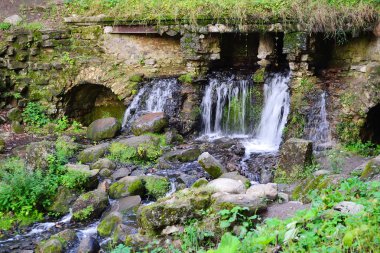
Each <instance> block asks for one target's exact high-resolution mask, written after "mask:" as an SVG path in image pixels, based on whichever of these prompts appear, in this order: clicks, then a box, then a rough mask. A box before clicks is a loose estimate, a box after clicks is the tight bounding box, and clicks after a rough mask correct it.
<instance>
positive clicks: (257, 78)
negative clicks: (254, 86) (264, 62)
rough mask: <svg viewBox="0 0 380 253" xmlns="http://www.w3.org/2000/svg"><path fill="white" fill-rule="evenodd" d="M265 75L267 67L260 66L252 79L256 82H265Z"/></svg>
mask: <svg viewBox="0 0 380 253" xmlns="http://www.w3.org/2000/svg"><path fill="white" fill-rule="evenodd" d="M264 76H265V68H259V69H258V70H256V72H255V73H254V74H253V76H252V80H253V81H254V82H255V83H263V82H264Z"/></svg>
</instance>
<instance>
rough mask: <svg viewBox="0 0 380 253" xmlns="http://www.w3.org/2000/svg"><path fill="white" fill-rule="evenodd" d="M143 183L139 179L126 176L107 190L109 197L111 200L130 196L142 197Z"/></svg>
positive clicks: (143, 191)
mask: <svg viewBox="0 0 380 253" xmlns="http://www.w3.org/2000/svg"><path fill="white" fill-rule="evenodd" d="M144 193H145V188H144V183H143V181H142V179H141V178H140V177H135V176H127V177H123V178H122V179H120V180H119V181H117V182H115V183H113V184H112V185H111V186H110V189H109V195H110V197H111V198H113V199H119V198H123V197H127V196H130V195H143V194H144Z"/></svg>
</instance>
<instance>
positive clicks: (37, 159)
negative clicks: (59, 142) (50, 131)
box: [25, 141, 55, 169]
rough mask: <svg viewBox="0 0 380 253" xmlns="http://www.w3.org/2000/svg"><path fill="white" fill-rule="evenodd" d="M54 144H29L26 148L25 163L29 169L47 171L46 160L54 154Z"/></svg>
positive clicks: (47, 142)
mask: <svg viewBox="0 0 380 253" xmlns="http://www.w3.org/2000/svg"><path fill="white" fill-rule="evenodd" d="M54 152H55V149H54V142H51V141H41V142H33V143H30V144H29V145H28V146H27V148H26V155H25V159H26V163H27V165H28V168H30V169H37V168H40V169H47V168H48V166H49V162H48V158H49V156H50V155H51V154H54Z"/></svg>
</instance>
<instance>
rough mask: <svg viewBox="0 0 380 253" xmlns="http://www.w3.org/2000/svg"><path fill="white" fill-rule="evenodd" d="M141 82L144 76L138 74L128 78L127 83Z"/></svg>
mask: <svg viewBox="0 0 380 253" xmlns="http://www.w3.org/2000/svg"><path fill="white" fill-rule="evenodd" d="M143 80H144V76H143V75H140V74H136V75H133V76H130V77H129V81H131V82H135V83H139V82H142V81H143Z"/></svg>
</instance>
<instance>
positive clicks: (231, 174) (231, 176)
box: [219, 171, 250, 186]
mask: <svg viewBox="0 0 380 253" xmlns="http://www.w3.org/2000/svg"><path fill="white" fill-rule="evenodd" d="M219 178H229V179H233V180H237V181H240V182H242V183H243V184H244V185H245V186H249V185H250V181H249V179H248V178H246V177H245V176H242V175H240V174H239V172H237V171H233V172H228V173H224V174H223V175H221V176H220V177H219Z"/></svg>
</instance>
